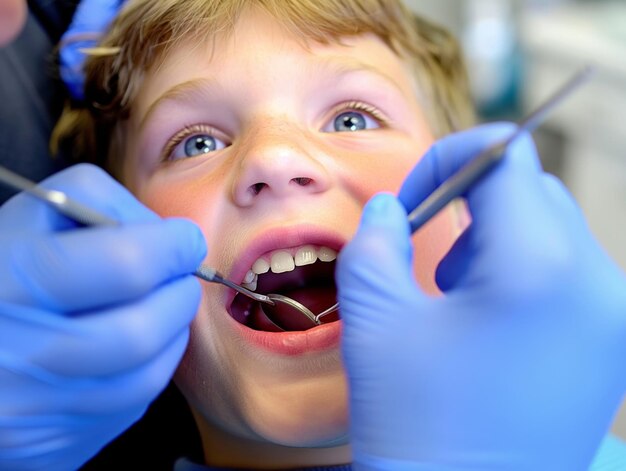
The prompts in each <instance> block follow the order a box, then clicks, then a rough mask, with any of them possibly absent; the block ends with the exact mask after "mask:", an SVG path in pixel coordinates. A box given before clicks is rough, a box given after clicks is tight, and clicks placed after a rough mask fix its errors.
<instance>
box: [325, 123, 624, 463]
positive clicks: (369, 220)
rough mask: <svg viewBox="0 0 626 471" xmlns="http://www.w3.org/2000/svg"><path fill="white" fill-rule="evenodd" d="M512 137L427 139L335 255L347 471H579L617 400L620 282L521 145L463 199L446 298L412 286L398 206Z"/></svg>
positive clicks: (479, 133)
mask: <svg viewBox="0 0 626 471" xmlns="http://www.w3.org/2000/svg"><path fill="white" fill-rule="evenodd" d="M513 131H514V128H513V127H512V126H508V125H489V126H484V127H480V128H477V129H473V130H470V131H467V132H464V133H460V134H456V135H453V136H451V137H448V138H446V139H443V140H442V141H440V142H438V143H436V144H435V145H434V146H433V148H432V149H431V150H430V151H429V152H428V153H427V155H426V156H425V157H424V159H423V160H422V161H421V162H420V163H419V164H418V165H417V167H416V168H415V169H414V171H413V172H412V173H411V175H410V176H409V177H408V178H407V180H406V182H405V183H404V186H403V188H402V189H401V191H400V194H399V200H400V201H401V202H402V203H403V204H404V206H403V205H402V204H400V202H399V201H398V200H396V199H395V198H394V197H392V196H391V195H380V196H377V197H375V198H374V199H373V200H372V201H371V202H370V203H368V205H367V207H366V208H365V211H364V214H363V219H362V223H361V227H360V228H359V230H358V233H357V234H356V236H355V238H354V239H353V240H352V241H351V243H350V244H348V245H347V246H346V247H345V248H344V250H343V252H342V254H341V256H340V259H339V266H338V272H337V275H338V286H339V300H340V305H341V312H342V318H343V322H344V333H343V347H342V348H343V354H344V360H345V365H346V369H347V374H348V378H349V386H350V391H351V393H350V394H351V396H350V406H351V437H352V446H353V459H354V467H355V469H358V470H374V469H381V470H382V469H385V470H397V469H411V470H426V469H427V470H429V471H432V470H448V471H451V470H496V469H497V470H539V469H545V470H552V471H555V470H568V471H574V470H583V469H587V466H588V465H589V463H590V461H591V460H592V458H593V455H594V453H595V450H596V448H597V447H598V445H599V443H600V441H601V439H602V437H603V435H604V434H605V433H606V432H607V429H608V427H609V425H610V422H611V419H612V417H613V415H614V413H615V411H616V409H617V407H618V406H619V404H620V402H621V400H622V398H623V396H624V392H625V391H626V362H625V361H624V359H626V280H625V278H624V274H623V273H622V272H621V271H620V270H619V269H618V268H617V267H616V265H615V264H614V263H613V262H612V261H611V260H610V259H609V258H608V257H607V255H606V254H605V253H604V252H603V250H602V249H601V248H600V247H599V246H598V244H597V243H596V241H595V240H594V239H593V237H592V236H591V234H590V232H589V230H588V228H587V226H586V224H585V222H584V220H583V217H582V215H581V212H580V211H579V209H578V208H577V206H576V205H575V203H574V202H573V200H572V199H571V198H570V196H569V195H568V193H567V192H566V191H565V190H564V188H563V187H562V185H561V184H560V183H559V182H558V181H557V180H556V179H555V178H553V177H551V176H549V175H547V174H545V173H542V171H541V169H540V165H539V163H538V159H537V157H536V151H535V149H534V146H533V144H532V141H531V139H530V138H528V137H524V138H522V139H519V140H518V141H517V142H516V143H515V144H513V145H512V146H511V147H510V148H509V150H508V152H507V156H506V158H505V160H504V161H503V162H502V163H501V164H500V165H499V166H498V167H497V168H496V169H494V170H493V171H492V172H491V173H490V174H489V175H487V176H486V178H484V179H483V180H482V181H481V182H480V183H478V184H477V185H476V186H475V187H474V188H472V189H471V190H470V191H469V192H468V194H467V201H468V205H469V208H470V211H471V214H472V218H473V222H472V224H471V226H470V227H469V228H468V230H466V231H465V233H464V234H463V235H462V237H461V238H460V239H459V240H458V242H457V243H456V244H455V246H454V248H453V249H452V250H451V251H450V253H449V254H448V255H447V256H446V257H445V259H444V260H443V261H442V262H441V264H440V266H439V268H438V272H437V277H436V279H437V282H438V285H439V286H440V288H441V289H442V290H443V291H444V292H445V294H444V296H442V297H432V296H427V295H426V294H424V293H423V292H422V291H421V290H420V288H419V287H418V286H417V285H416V283H415V280H414V276H413V270H412V265H411V251H412V250H411V246H410V240H409V228H408V225H407V222H406V216H407V213H406V210H405V207H406V208H413V207H415V206H416V205H417V203H419V202H420V201H421V200H422V199H423V198H424V196H425V195H427V194H428V193H430V192H431V191H432V190H433V189H434V188H435V187H436V186H437V185H438V184H439V183H440V182H441V181H443V180H445V179H446V178H447V177H448V176H449V175H451V174H452V173H453V172H454V171H455V170H456V169H457V168H458V167H460V166H461V165H462V164H463V163H464V162H465V161H467V160H468V158H470V157H472V156H474V155H476V154H477V153H478V151H480V150H482V149H484V148H485V147H486V146H488V145H489V144H491V143H493V142H496V141H499V140H500V139H502V138H504V137H506V136H508V135H510V134H511V133H512V132H513ZM363 254H366V256H363Z"/></svg>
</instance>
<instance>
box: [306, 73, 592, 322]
mask: <svg viewBox="0 0 626 471" xmlns="http://www.w3.org/2000/svg"><path fill="white" fill-rule="evenodd" d="M594 72H595V69H594V68H593V67H591V66H586V67H584V68H583V69H582V70H581V71H579V72H578V73H576V74H575V75H574V76H573V77H572V78H570V79H569V80H568V81H567V82H566V83H565V84H564V85H562V86H561V87H560V88H559V89H558V90H557V91H556V92H555V93H554V94H553V95H551V96H550V97H549V98H548V99H546V100H545V101H544V102H543V103H542V104H541V105H540V106H539V107H538V108H537V109H536V110H535V111H533V112H532V113H531V114H529V115H528V116H527V117H526V118H524V119H523V120H522V121H520V122H519V124H518V129H517V130H516V131H515V132H514V133H513V134H511V136H509V137H508V138H506V139H504V140H503V141H500V142H497V143H495V144H493V145H491V146H489V147H488V148H487V149H485V150H484V151H482V152H480V153H479V154H478V155H477V156H476V157H474V158H473V159H472V160H470V161H469V162H467V163H466V164H465V165H464V166H462V167H461V168H460V169H459V170H458V171H457V172H456V173H455V174H454V175H452V176H451V177H449V178H448V179H447V180H445V181H444V182H443V183H441V185H439V186H438V187H437V188H436V189H435V190H434V191H433V192H432V193H431V194H430V195H428V197H427V198H426V199H425V200H423V201H422V202H421V203H420V204H419V205H418V206H417V207H416V208H415V209H413V210H412V211H411V212H410V213H409V215H408V220H409V225H410V227H411V234H413V233H415V231H417V230H418V229H419V228H420V227H422V226H423V225H424V224H426V223H427V222H428V221H430V220H431V219H432V218H433V217H434V216H435V215H436V214H437V213H438V212H439V211H441V210H442V209H443V208H444V207H445V206H446V205H447V204H448V203H450V202H451V201H452V200H453V199H455V198H457V197H459V196H462V195H463V194H464V193H465V192H466V191H467V190H468V189H469V188H470V187H471V186H472V185H475V184H476V183H477V182H478V181H480V180H481V179H482V177H484V176H485V175H486V174H487V173H488V172H489V171H490V170H491V169H493V168H494V167H495V166H496V164H497V163H498V162H500V161H501V160H502V159H504V156H505V153H506V149H507V148H508V147H509V145H511V144H512V143H513V142H515V140H517V138H518V137H520V136H521V135H522V134H524V133H526V132H529V133H530V132H532V131H534V130H535V129H536V128H537V127H538V126H539V125H540V124H541V123H543V121H544V120H545V118H546V116H547V115H548V113H549V112H550V111H552V110H553V109H554V108H555V107H556V106H557V105H559V104H561V103H562V102H563V100H565V98H567V97H569V96H570V95H571V94H572V93H573V92H574V91H575V90H577V89H578V88H579V87H580V86H581V85H583V84H584V83H586V82H587V80H589V79H590V78H591V76H592V75H593V73H594ZM338 308H339V303H335V304H334V305H332V306H331V307H329V308H328V309H326V310H325V311H323V312H321V313H319V314H318V315H317V316H315V323H316V324H320V319H321V318H322V317H324V316H326V315H328V314H330V313H332V312H335V311H336V310H337V309H338Z"/></svg>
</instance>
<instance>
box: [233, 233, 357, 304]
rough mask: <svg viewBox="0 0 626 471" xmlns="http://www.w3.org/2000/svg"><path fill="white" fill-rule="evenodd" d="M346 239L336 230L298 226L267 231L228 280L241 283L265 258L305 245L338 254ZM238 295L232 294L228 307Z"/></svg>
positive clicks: (242, 256)
mask: <svg viewBox="0 0 626 471" xmlns="http://www.w3.org/2000/svg"><path fill="white" fill-rule="evenodd" d="M345 243H346V238H345V237H344V236H342V235H341V234H339V233H338V232H336V231H334V230H330V229H327V228H324V227H320V226H315V225H298V226H291V227H281V228H276V229H270V230H267V231H265V232H263V233H261V234H260V235H258V236H257V237H255V238H254V240H252V241H251V242H250V243H249V244H248V245H247V246H246V247H245V248H244V250H243V251H242V252H241V253H240V255H239V258H238V259H237V260H236V261H235V263H234V264H233V266H232V267H231V270H230V273H229V275H228V278H229V279H231V280H233V281H234V282H235V283H241V282H242V280H243V278H244V276H245V274H246V272H247V271H248V270H250V267H251V266H252V264H253V263H254V262H255V261H256V260H257V259H258V258H259V257H261V256H262V255H264V254H266V253H268V252H272V251H274V250H280V249H286V248H292V247H299V246H302V245H306V244H311V245H317V246H324V247H328V248H330V249H333V250H336V251H337V252H339V251H340V250H341V248H342V247H343V246H344V245H345ZM235 295H236V293H235V292H234V291H232V292H229V295H228V298H227V303H226V306H230V304H231V303H232V301H233V299H234V298H235Z"/></svg>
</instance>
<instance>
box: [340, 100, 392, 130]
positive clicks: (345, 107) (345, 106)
mask: <svg viewBox="0 0 626 471" xmlns="http://www.w3.org/2000/svg"><path fill="white" fill-rule="evenodd" d="M346 111H363V112H364V113H367V114H369V115H371V116H372V117H373V118H374V119H376V121H378V122H379V124H380V125H381V126H382V127H386V126H387V125H388V124H389V120H388V119H387V118H386V117H385V116H384V115H383V114H382V113H381V112H380V111H379V110H378V109H377V108H375V107H373V106H372V105H368V104H367V103H363V102H362V101H356V100H355V101H349V102H346V103H341V104H340V105H338V106H336V107H335V108H334V109H333V111H332V113H331V114H332V115H333V116H335V117H336V116H337V115H338V114H341V113H344V112H346Z"/></svg>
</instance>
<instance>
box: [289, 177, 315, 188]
mask: <svg viewBox="0 0 626 471" xmlns="http://www.w3.org/2000/svg"><path fill="white" fill-rule="evenodd" d="M291 181H293V182H296V183H297V184H298V185H300V186H307V185H308V184H310V183H311V182H312V181H313V179H312V178H307V177H298V178H292V179H291Z"/></svg>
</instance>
